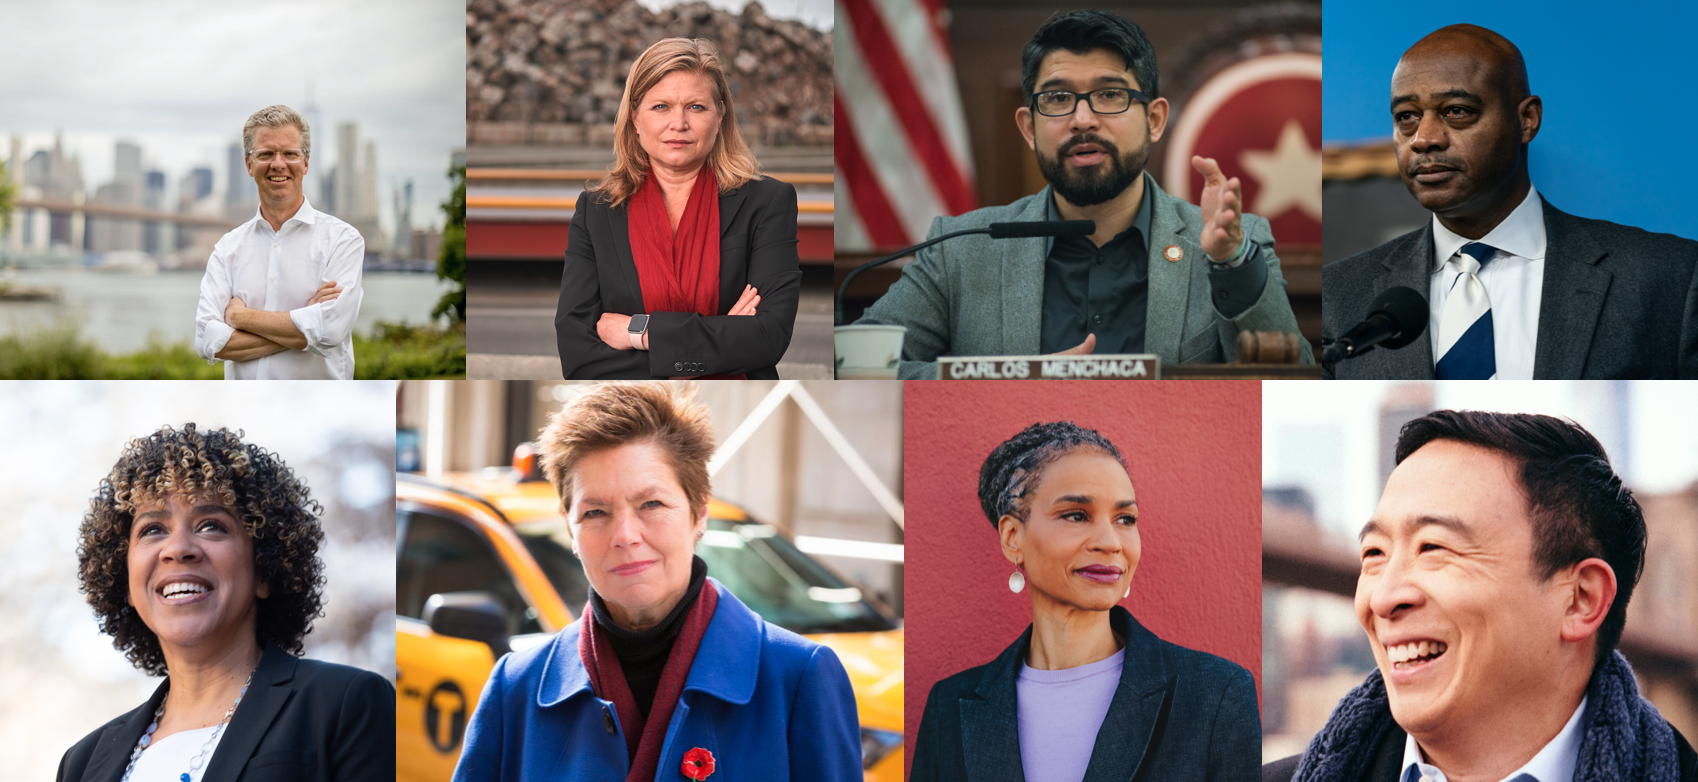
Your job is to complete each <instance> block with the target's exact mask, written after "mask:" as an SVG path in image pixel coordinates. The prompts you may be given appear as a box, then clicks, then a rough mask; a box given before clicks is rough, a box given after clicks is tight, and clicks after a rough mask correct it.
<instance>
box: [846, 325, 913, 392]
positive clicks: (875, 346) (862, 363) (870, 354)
mask: <svg viewBox="0 0 1698 782" xmlns="http://www.w3.org/2000/svg"><path fill="white" fill-rule="evenodd" d="M907 332H908V330H907V329H906V328H903V327H902V326H887V325H883V324H880V325H870V324H859V323H857V324H855V325H853V326H838V327H837V328H836V329H835V334H834V336H835V339H834V342H835V343H836V348H837V349H836V353H837V379H839V380H867V379H881V378H882V379H893V378H895V377H896V369H897V366H898V364H899V363H900V362H901V360H902V337H903V335H905V334H906V333H907Z"/></svg>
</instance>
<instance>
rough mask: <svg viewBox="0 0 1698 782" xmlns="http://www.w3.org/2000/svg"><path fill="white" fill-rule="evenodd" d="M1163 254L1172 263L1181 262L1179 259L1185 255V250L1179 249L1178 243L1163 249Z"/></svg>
mask: <svg viewBox="0 0 1698 782" xmlns="http://www.w3.org/2000/svg"><path fill="white" fill-rule="evenodd" d="M1161 254H1162V257H1164V258H1166V259H1167V260H1168V261H1169V262H1171V263H1179V260H1180V259H1181V258H1184V257H1185V251H1184V250H1181V249H1179V245H1177V244H1170V245H1168V246H1167V249H1166V250H1163V251H1162V253H1161Z"/></svg>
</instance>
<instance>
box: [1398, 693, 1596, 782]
mask: <svg viewBox="0 0 1698 782" xmlns="http://www.w3.org/2000/svg"><path fill="white" fill-rule="evenodd" d="M1585 714H1586V696H1581V697H1580V705H1579V706H1576V707H1575V709H1574V714H1573V715H1571V716H1570V717H1569V718H1568V724H1566V725H1564V726H1562V730H1560V731H1557V734H1556V738H1554V739H1551V741H1550V743H1548V744H1546V745H1545V746H1544V748H1543V749H1541V750H1539V754H1537V755H1534V756H1533V759H1532V760H1529V761H1527V765H1525V766H1522V767H1521V768H1518V769H1516V770H1514V771H1511V772H1509V776H1507V777H1504V778H1503V782H1520V781H1521V780H1524V779H1525V778H1527V777H1531V778H1532V779H1533V780H1535V782H1569V780H1571V779H1574V764H1575V762H1577V761H1578V760H1579V758H1580V718H1581V717H1582V716H1583V715H1585ZM1401 768H1402V769H1403V774H1402V775H1401V776H1399V777H1398V778H1399V779H1400V780H1402V782H1447V780H1446V779H1445V775H1444V772H1443V771H1440V770H1438V768H1437V767H1435V766H1429V765H1427V762H1426V758H1425V757H1423V756H1422V755H1421V749H1420V747H1418V746H1416V745H1415V737H1414V736H1408V737H1406V738H1405V739H1404V742H1403V765H1402V766H1401Z"/></svg>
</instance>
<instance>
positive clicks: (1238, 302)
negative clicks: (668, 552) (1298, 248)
mask: <svg viewBox="0 0 1698 782" xmlns="http://www.w3.org/2000/svg"><path fill="white" fill-rule="evenodd" d="M1139 181H1140V182H1142V183H1143V184H1142V186H1143V188H1144V199H1143V202H1142V203H1141V204H1139V206H1138V214H1137V216H1136V217H1133V218H1132V225H1131V226H1130V227H1128V228H1127V229H1126V230H1124V231H1121V232H1120V233H1119V234H1118V235H1116V236H1115V237H1114V238H1113V239H1110V240H1108V242H1106V243H1105V244H1103V246H1101V247H1098V246H1097V245H1096V244H1095V243H1094V242H1092V241H1091V240H1090V238H1089V237H1085V236H1072V237H1058V238H1056V239H1053V240H1051V241H1050V248H1049V255H1048V257H1047V258H1046V260H1045V262H1044V299H1043V301H1044V311H1043V325H1042V331H1041V334H1040V336H1039V340H1038V344H1039V346H1040V350H1041V351H1042V352H1044V353H1056V352H1059V351H1062V350H1066V349H1068V348H1072V347H1077V346H1078V345H1079V343H1081V342H1084V341H1085V335H1087V334H1096V335H1097V345H1096V350H1095V351H1094V352H1096V353H1142V352H1144V322H1145V319H1146V318H1147V317H1148V312H1149V292H1150V288H1149V279H1150V266H1149V264H1150V255H1151V253H1152V251H1154V252H1156V253H1158V254H1159V253H1160V251H1161V250H1162V249H1165V248H1159V249H1158V248H1152V247H1150V204H1151V202H1152V201H1154V196H1152V195H1151V193H1150V186H1149V177H1148V176H1145V177H1144V178H1143V179H1141V180H1139ZM1048 207H1049V219H1051V220H1060V219H1061V214H1060V212H1058V211H1057V210H1056V208H1055V202H1054V201H1053V200H1051V201H1050V203H1049V204H1048ZM1257 247H1258V246H1257V245H1256V243H1255V242H1250V243H1249V248H1248V250H1247V251H1246V253H1245V257H1244V258H1243V261H1242V262H1241V263H1239V264H1238V265H1237V266H1235V267H1233V268H1229V269H1222V268H1220V267H1218V266H1211V267H1210V269H1209V287H1210V289H1211V290H1210V297H1211V300H1212V301H1213V302H1214V303H1215V306H1216V307H1217V308H1218V309H1219V310H1220V312H1221V314H1222V315H1225V316H1226V317H1228V318H1232V317H1236V316H1238V315H1239V314H1240V313H1242V312H1244V311H1245V310H1247V309H1249V308H1250V307H1251V306H1252V305H1254V304H1255V303H1256V299H1257V298H1259V297H1260V296H1261V294H1262V289H1263V288H1264V287H1265V286H1266V285H1267V277H1268V270H1267V264H1264V263H1260V262H1259V261H1260V253H1259V252H1258V250H1257ZM1163 262H1164V263H1165V262H1166V261H1165V260H1164V261H1163ZM1192 262H1193V263H1195V262H1197V261H1192Z"/></svg>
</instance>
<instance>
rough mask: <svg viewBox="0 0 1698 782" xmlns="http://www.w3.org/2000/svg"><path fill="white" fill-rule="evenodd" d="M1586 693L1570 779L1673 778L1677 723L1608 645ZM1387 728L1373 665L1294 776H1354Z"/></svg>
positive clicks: (1300, 779) (1341, 780) (1319, 779)
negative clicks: (1660, 709) (1642, 688)
mask: <svg viewBox="0 0 1698 782" xmlns="http://www.w3.org/2000/svg"><path fill="white" fill-rule="evenodd" d="M1586 698H1587V700H1586V715H1585V716H1584V717H1582V718H1581V719H1582V721H1581V739H1580V755H1579V757H1578V758H1577V759H1576V762H1575V766H1574V780H1575V782H1616V780H1622V779H1635V780H1645V782H1677V780H1678V779H1679V773H1680V772H1679V770H1678V769H1677V768H1676V763H1677V755H1676V750H1675V739H1674V729H1673V728H1670V727H1669V724H1668V722H1667V721H1666V720H1664V719H1663V715H1662V714H1661V713H1659V712H1658V711H1657V707H1655V706H1652V705H1651V702H1650V701H1647V700H1645V699H1644V698H1641V697H1639V685H1638V683H1637V682H1635V681H1634V680H1633V669H1632V668H1629V667H1628V665H1627V659H1626V658H1624V657H1622V656H1621V652H1611V653H1610V656H1609V657H1608V658H1606V659H1605V660H1604V662H1603V664H1602V665H1599V666H1598V668H1597V670H1595V671H1593V672H1592V682H1591V683H1590V684H1588V685H1587V687H1586ZM1391 728H1392V718H1391V706H1390V704H1389V703H1388V702H1387V701H1386V687H1385V681H1384V680H1383V679H1381V678H1380V672H1379V671H1378V670H1376V671H1374V672H1373V673H1370V674H1368V678H1367V680H1366V681H1364V682H1362V684H1361V685H1359V686H1357V688H1356V689H1354V690H1351V691H1350V694H1348V695H1346V696H1344V699H1343V700H1340V701H1339V702H1338V707H1337V708H1335V709H1333V713H1332V716H1331V717H1329V718H1328V719H1327V724H1326V727H1324V728H1321V732H1320V733H1317V734H1315V738H1314V739H1313V740H1311V741H1310V742H1309V748H1308V749H1307V750H1305V751H1304V752H1303V759H1302V760H1301V761H1300V762H1298V764H1297V773H1296V774H1295V775H1294V776H1292V778H1291V779H1292V782H1355V780H1357V779H1360V778H1361V776H1362V774H1363V773H1364V772H1365V771H1366V770H1367V768H1368V765H1369V764H1370V763H1372V762H1373V758H1374V752H1375V750H1376V749H1377V748H1378V747H1379V745H1380V742H1381V741H1383V740H1384V739H1385V737H1386V732H1387V731H1389V730H1391Z"/></svg>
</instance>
